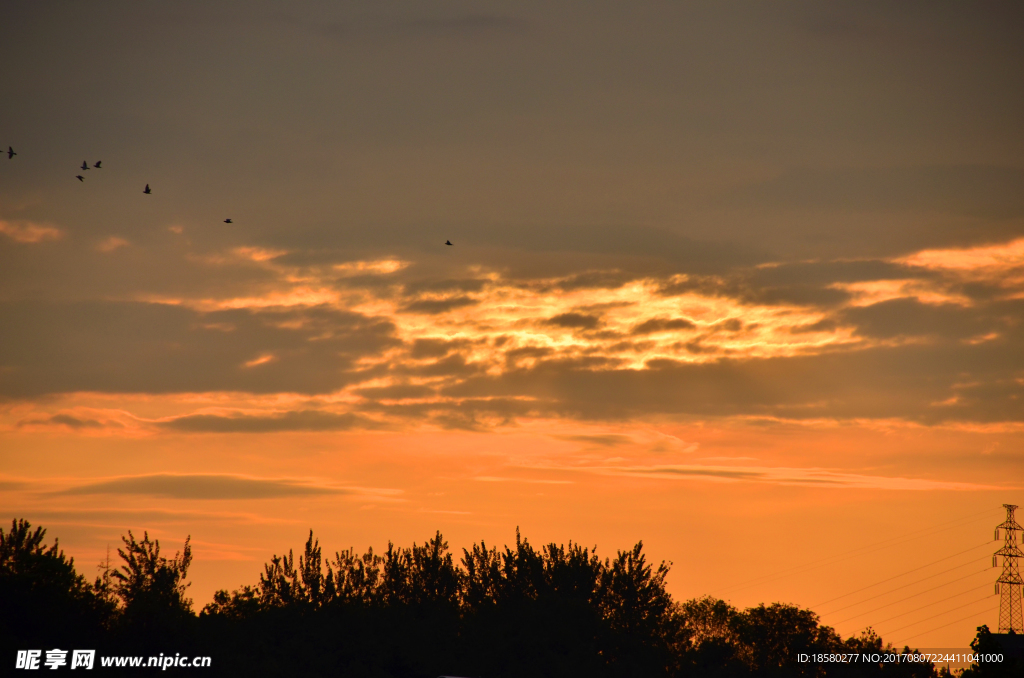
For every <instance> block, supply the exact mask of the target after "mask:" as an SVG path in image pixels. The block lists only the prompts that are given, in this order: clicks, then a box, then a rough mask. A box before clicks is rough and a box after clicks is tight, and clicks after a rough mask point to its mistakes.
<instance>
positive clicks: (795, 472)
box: [542, 465, 1016, 491]
mask: <svg viewBox="0 0 1024 678" xmlns="http://www.w3.org/2000/svg"><path fill="white" fill-rule="evenodd" d="M542 468H547V467H542ZM558 468H559V469H560V470H576V471H582V472H587V473H597V474H601V475H612V476H633V477H636V476H640V477H646V478H660V479H664V480H679V479H686V478H692V479H707V480H719V481H726V482H730V481H731V482H743V481H745V482H759V483H772V484H776V485H808V486H821V487H835V488H846V489H874V490H918V491H920V490H959V491H977V490H994V489H1002V490H1006V489H1016V488H1011V487H1001V486H997V485H985V484H978V483H963V482H951V481H944V480H931V479H927V478H906V477H887V476H872V475H864V474H856V473H846V472H841V471H832V470H828V469H821V468H782V467H764V466H746V467H742V466H696V465H686V466H682V465H659V466H589V467H585V466H578V467H566V466H560V467H558Z"/></svg>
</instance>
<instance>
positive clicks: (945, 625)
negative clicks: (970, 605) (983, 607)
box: [907, 612, 978, 640]
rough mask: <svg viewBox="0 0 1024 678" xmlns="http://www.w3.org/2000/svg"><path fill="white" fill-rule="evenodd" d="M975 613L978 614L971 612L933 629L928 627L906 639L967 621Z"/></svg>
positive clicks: (975, 613)
mask: <svg viewBox="0 0 1024 678" xmlns="http://www.w3.org/2000/svg"><path fill="white" fill-rule="evenodd" d="M977 614H978V613H977V612H973V613H971V614H969V615H967V616H966V617H962V618H961V619H957V620H956V621H951V622H949V623H948V624H943V625H942V626H936V627H935V628H934V629H928V630H927V631H922V632H921V633H918V634H917V635H913V636H910V638H907V640H910V639H911V638H920V637H921V636H923V635H925V634H928V633H931V632H932V631H938V630H940V629H944V628H946V627H947V626H952V625H953V624H959V623H960V622H962V621H967V620H968V619H970V618H971V617H973V616H975V615H977Z"/></svg>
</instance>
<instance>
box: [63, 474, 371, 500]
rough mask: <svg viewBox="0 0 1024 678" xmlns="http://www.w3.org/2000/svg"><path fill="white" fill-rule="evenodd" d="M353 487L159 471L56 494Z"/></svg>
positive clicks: (299, 492) (275, 493)
mask: <svg viewBox="0 0 1024 678" xmlns="http://www.w3.org/2000/svg"><path fill="white" fill-rule="evenodd" d="M353 493H354V490H352V489H351V488H343V487H332V486H327V485H317V484H312V483H309V482H305V481H301V480H294V479H287V478H253V477H248V476H237V475H220V474H203V473H193V474H172V473H156V474H151V475H141V476H123V477H119V478H109V479H104V480H98V481H94V482H89V483H83V484H81V485H75V486H73V487H70V488H68V489H65V490H60V491H58V492H56V493H55V494H60V495H90V494H129V495H148V496H152V497H168V498H173V499H273V498H277V497H295V496H307V495H308V496H312V495H346V494H353Z"/></svg>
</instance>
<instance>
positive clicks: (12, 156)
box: [7, 146, 18, 160]
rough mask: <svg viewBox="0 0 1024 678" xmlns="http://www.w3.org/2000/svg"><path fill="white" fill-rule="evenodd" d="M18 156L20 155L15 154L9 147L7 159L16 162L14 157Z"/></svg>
mask: <svg viewBox="0 0 1024 678" xmlns="http://www.w3.org/2000/svg"><path fill="white" fill-rule="evenodd" d="M16 155H18V154H17V153H15V152H14V149H13V148H11V147H10V146H8V147H7V159H8V160H14V156H16Z"/></svg>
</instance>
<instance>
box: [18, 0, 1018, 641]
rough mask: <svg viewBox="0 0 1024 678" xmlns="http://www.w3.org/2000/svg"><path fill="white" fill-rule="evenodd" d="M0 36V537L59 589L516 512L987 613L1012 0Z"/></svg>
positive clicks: (65, 29) (1007, 295)
mask: <svg viewBox="0 0 1024 678" xmlns="http://www.w3.org/2000/svg"><path fill="white" fill-rule="evenodd" d="M0 22H2V23H3V25H4V26H6V27H8V29H7V33H8V34H9V38H5V40H4V41H3V43H0V63H2V64H4V66H2V67H0V91H3V92H5V94H6V96H5V99H6V100H5V104H4V106H2V107H0V146H2V147H3V148H5V149H6V148H7V147H8V146H9V147H10V148H11V149H12V150H13V151H14V152H16V155H13V156H11V157H10V158H9V157H8V154H7V153H4V154H3V156H2V157H0V513H2V514H3V515H4V516H6V518H5V519H4V521H5V522H4V524H3V526H4V528H5V529H6V526H7V523H6V520H7V519H13V518H25V519H28V520H29V521H31V522H32V524H33V525H35V526H42V527H44V528H47V529H48V536H49V537H50V538H53V537H59V538H60V540H61V547H62V548H63V549H64V550H65V552H66V553H67V554H68V555H69V556H72V557H74V558H75V564H76V566H77V567H78V569H79V572H81V573H82V574H84V575H85V576H86V577H87V578H89V579H90V580H91V579H92V577H93V576H95V574H94V569H93V568H94V567H95V565H96V563H98V562H100V561H101V560H103V559H104V558H105V555H106V553H107V548H108V546H109V547H111V548H112V549H113V548H116V547H117V545H118V544H119V543H120V535H122V534H126V533H127V531H128V530H132V531H133V532H135V533H136V534H137V535H138V534H141V533H142V532H143V531H144V530H146V531H148V532H149V534H150V536H152V537H155V538H158V539H160V541H161V544H162V546H163V548H164V549H165V550H167V551H168V552H173V551H174V550H175V549H176V548H177V549H180V548H181V544H182V542H183V541H184V539H185V537H186V536H187V535H191V537H192V546H193V550H194V553H195V562H194V564H193V567H192V571H191V573H190V579H191V580H192V581H193V585H192V587H191V588H190V594H189V595H190V596H191V597H192V598H194V599H195V603H196V607H197V609H201V607H202V606H203V605H204V604H205V603H207V602H209V601H210V600H211V598H212V595H213V593H214V592H215V591H216V590H219V589H228V590H233V589H235V588H236V587H238V586H241V585H242V584H245V583H252V582H254V581H255V580H256V579H257V577H258V574H259V572H260V571H261V568H262V565H263V563H264V562H266V561H267V560H269V559H270V557H271V555H273V554H275V553H277V554H280V553H282V552H287V550H288V549H289V548H292V549H298V548H301V545H302V544H303V543H304V542H305V538H306V535H307V533H308V531H309V530H310V529H312V530H313V531H314V533H315V535H316V536H317V537H318V538H319V539H320V543H321V545H322V546H323V547H324V549H325V551H329V552H330V553H332V554H333V553H334V551H335V550H341V549H346V548H350V547H354V548H355V549H357V550H359V551H362V550H363V549H365V548H366V547H367V546H372V547H373V548H374V550H375V551H377V550H380V549H382V547H384V546H385V545H386V543H387V542H388V541H389V540H391V541H394V543H396V544H399V545H408V544H411V543H413V542H418V543H422V542H423V541H424V540H425V539H427V538H429V537H430V536H432V535H433V534H434V532H435V530H438V531H440V532H441V533H442V534H443V535H444V536H445V538H446V539H447V540H448V542H449V544H450V546H451V550H452V551H453V552H454V553H455V554H459V553H461V549H462V548H463V547H469V546H470V545H471V544H473V543H478V542H480V541H481V540H484V541H486V543H487V544H488V545H489V546H499V547H500V546H501V545H502V544H509V543H514V536H515V533H516V530H517V529H520V530H521V532H522V534H523V536H524V537H526V538H528V539H529V540H530V541H531V543H533V544H534V545H535V546H539V545H541V544H545V543H549V542H555V543H568V542H569V541H570V540H571V541H573V542H575V543H579V544H581V545H583V546H586V547H592V546H595V545H596V546H597V548H598V554H599V555H600V556H601V557H602V558H604V557H608V556H614V554H615V552H616V550H618V549H626V548H630V547H631V546H632V545H633V544H635V543H636V542H638V541H643V543H644V547H645V552H646V553H647V554H648V557H649V558H650V559H651V560H652V561H654V562H660V561H662V560H665V561H670V562H672V564H673V565H672V570H671V573H670V574H669V576H668V591H669V592H670V593H671V594H672V595H673V596H674V598H675V599H676V600H678V601H684V600H687V599H691V598H696V597H700V596H703V595H711V596H714V597H717V598H722V599H724V600H726V601H728V602H730V603H731V604H733V605H735V606H737V607H739V608H741V609H742V608H745V607H750V606H754V605H757V604H759V603H772V602H783V603H792V604H795V605H799V606H801V607H806V608H809V609H812V610H814V611H815V612H816V613H818V614H819V615H820V617H821V623H822V624H824V625H828V626H832V627H834V628H835V629H836V630H837V631H839V632H840V633H841V634H842V635H843V636H850V635H855V634H856V633H858V632H859V631H861V630H862V629H863V628H865V627H867V626H873V627H874V628H875V630H876V631H877V632H879V634H880V635H881V636H882V638H883V639H884V640H885V641H888V642H892V643H893V644H894V645H897V646H900V647H902V646H903V645H904V644H907V645H910V646H911V647H922V648H924V647H966V646H967V645H968V644H969V643H970V641H971V639H972V638H973V637H974V632H975V631H974V630H975V628H976V627H978V626H980V625H982V624H987V625H988V626H989V627H990V628H991V629H993V630H995V629H996V628H997V626H998V614H999V597H998V596H997V595H994V594H993V585H994V582H995V579H996V577H997V576H998V572H999V571H998V570H997V569H995V568H992V567H991V564H990V563H989V560H990V558H991V557H992V553H993V552H994V551H995V550H997V549H998V543H997V542H995V541H992V540H991V536H992V529H993V528H994V527H995V526H996V525H997V524H999V523H1000V522H1002V520H1003V517H1004V511H1003V509H1002V505H1003V504H1006V503H1009V504H1024V501H1021V499H1022V490H1024V488H1022V484H1021V479H1022V478H1024V453H1022V450H1024V445H1022V443H1024V164H1022V162H1021V159H1022V158H1024V124H1022V121H1024V90H1022V89H1021V87H1020V86H1019V83H1020V82H1022V80H1024V46H1022V44H1021V42H1020V40H1019V35H1020V31H1021V29H1022V28H1024V8H1022V7H1021V6H1019V5H1014V4H1010V3H1005V4H992V5H986V6H961V5H955V4H951V3H950V4H939V5H936V4H934V3H906V4H901V5H899V6H892V5H889V4H884V3H862V2H837V3H833V4H830V5H829V6H827V7H826V6H821V5H818V4H816V3H812V2H789V3H784V4H780V5H777V6H773V7H768V6H764V5H757V4H754V3H744V4H742V5H738V6H730V7H725V6H722V5H720V4H717V3H710V2H693V3H665V2H649V3H641V4H639V5H631V6H629V7H623V6H620V5H617V4H615V3H611V2H597V3H594V2H590V3H586V4H583V3H575V2H563V3H554V4H552V3H539V2H528V3H522V2H520V3H508V2H494V1H489V2H483V3H481V2H473V3H470V2H459V1H452V2H436V3H427V4H424V3H413V2H406V1H396V2H389V3H383V4H376V5H372V6H361V5H346V4H342V5H337V4H332V3H323V2H315V1H312V0H303V2H299V3H290V4H288V5H287V6H282V5H278V4H276V3H272V2H259V3H255V4H254V3H245V4H242V3H238V2H233V1H231V2H225V3H221V4H218V5H216V6H210V5H208V4H207V3H199V2H192V1H188V2H182V3H177V4H175V5H174V6H173V7H167V6H163V5H160V4H158V3H143V4H138V3H126V2H115V3H111V4H109V5H105V6H103V7H82V6H77V5H67V6H64V7H62V8H61V9H60V11H59V12H53V11H48V10H45V9H43V8H40V7H39V6H38V5H35V4H32V3H9V4H8V5H6V6H4V7H3V8H0ZM83 162H84V165H83ZM94 163H102V164H100V165H97V164H94ZM78 177H81V178H78ZM144 187H145V189H146V190H147V191H148V190H149V189H150V187H152V190H151V192H147V193H144ZM448 243H450V246H449V244H448ZM915 568H921V569H920V570H916V569H915ZM950 568H952V569H950ZM947 570H948V571H947ZM907 571H910V573H909V574H906V575H903V574H901V573H904V572H907ZM890 581H891V585H890V584H889V583H887V582H890ZM986 587H987V588H986ZM890 588H892V591H891V592H889V593H883V591H889V590H890ZM918 593H919V594H920V596H917V594H918ZM876 594H878V595H877V596H876ZM872 596H875V597H872ZM908 596H909V598H908ZM876 608H877V609H876ZM890 633H891V634H892V635H891V636H890V635H889V634H890Z"/></svg>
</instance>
